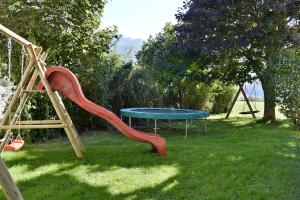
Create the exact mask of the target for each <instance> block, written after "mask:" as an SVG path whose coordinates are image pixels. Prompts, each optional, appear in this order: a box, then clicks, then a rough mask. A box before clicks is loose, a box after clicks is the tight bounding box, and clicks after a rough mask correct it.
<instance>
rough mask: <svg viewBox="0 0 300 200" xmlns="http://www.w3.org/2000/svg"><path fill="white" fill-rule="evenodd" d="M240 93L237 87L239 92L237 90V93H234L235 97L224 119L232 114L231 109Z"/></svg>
mask: <svg viewBox="0 0 300 200" xmlns="http://www.w3.org/2000/svg"><path fill="white" fill-rule="evenodd" d="M240 93H241V87H239V90H238V92H237V93H236V95H235V97H234V99H233V101H232V104H231V105H230V108H229V110H228V112H227V114H226V117H225V119H228V118H229V115H230V113H231V112H232V109H233V107H234V105H235V103H236V101H237V99H238V97H239V95H240Z"/></svg>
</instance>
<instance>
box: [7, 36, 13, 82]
mask: <svg viewBox="0 0 300 200" xmlns="http://www.w3.org/2000/svg"><path fill="white" fill-rule="evenodd" d="M7 50H8V64H7V65H8V81H10V80H11V51H12V41H11V38H8V40H7Z"/></svg>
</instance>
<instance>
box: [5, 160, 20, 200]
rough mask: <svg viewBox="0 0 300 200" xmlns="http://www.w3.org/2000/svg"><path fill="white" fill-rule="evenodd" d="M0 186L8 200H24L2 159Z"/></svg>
mask: <svg viewBox="0 0 300 200" xmlns="http://www.w3.org/2000/svg"><path fill="white" fill-rule="evenodd" d="M0 185H1V188H2V189H3V191H4V194H5V196H6V198H7V199H8V200H23V197H22V195H21V192H20V190H19V188H18V187H17V185H16V183H15V182H14V180H13V178H12V177H11V175H10V173H9V171H8V169H7V167H6V165H5V163H4V161H3V160H2V159H1V158H0Z"/></svg>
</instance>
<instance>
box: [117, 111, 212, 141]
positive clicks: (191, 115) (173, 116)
mask: <svg viewBox="0 0 300 200" xmlns="http://www.w3.org/2000/svg"><path fill="white" fill-rule="evenodd" d="M138 110H140V111H138ZM142 110H160V111H162V112H160V113H159V112H156V113H155V112H143V111H142ZM164 110H165V111H167V112H165V113H164V112H163V111H164ZM168 111H173V113H172V112H168ZM176 111H178V112H177V113H176ZM120 113H121V120H123V117H128V118H129V120H128V121H129V127H131V125H132V118H143V119H154V133H155V134H157V120H158V119H165V120H185V137H184V138H186V137H187V135H188V127H189V121H190V123H191V122H192V120H193V119H204V134H205V135H206V133H207V117H209V112H208V111H203V110H190V109H175V108H124V109H121V110H120Z"/></svg>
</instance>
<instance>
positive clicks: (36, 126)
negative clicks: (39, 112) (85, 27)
mask: <svg viewBox="0 0 300 200" xmlns="http://www.w3.org/2000/svg"><path fill="white" fill-rule="evenodd" d="M67 126H68V125H67V124H27V125H26V124H25V125H12V126H0V130H1V129H2V130H3V129H5V130H9V129H12V130H13V129H47V128H66V127H67Z"/></svg>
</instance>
